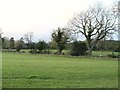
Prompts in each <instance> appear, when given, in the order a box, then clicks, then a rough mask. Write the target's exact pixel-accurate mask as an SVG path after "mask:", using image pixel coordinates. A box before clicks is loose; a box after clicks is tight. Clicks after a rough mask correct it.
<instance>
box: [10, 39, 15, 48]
mask: <svg viewBox="0 0 120 90" xmlns="http://www.w3.org/2000/svg"><path fill="white" fill-rule="evenodd" d="M14 43H15V40H14V38H13V37H11V38H10V41H9V49H14V48H15V46H14Z"/></svg>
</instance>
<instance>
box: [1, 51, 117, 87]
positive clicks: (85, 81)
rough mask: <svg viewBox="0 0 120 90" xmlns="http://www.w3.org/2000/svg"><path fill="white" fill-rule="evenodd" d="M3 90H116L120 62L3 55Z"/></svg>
mask: <svg viewBox="0 0 120 90" xmlns="http://www.w3.org/2000/svg"><path fill="white" fill-rule="evenodd" d="M2 58H3V63H2V64H3V72H2V75H3V88H28V87H29V88H96V87H97V88H106V87H107V88H115V87H118V61H117V60H116V59H110V58H93V57H91V58H88V57H70V56H55V55H31V54H18V53H7V52H4V53H3V57H2Z"/></svg>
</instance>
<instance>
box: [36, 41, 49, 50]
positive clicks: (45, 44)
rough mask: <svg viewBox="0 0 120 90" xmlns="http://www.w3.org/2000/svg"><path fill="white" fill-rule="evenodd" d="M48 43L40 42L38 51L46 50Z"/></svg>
mask: <svg viewBox="0 0 120 90" xmlns="http://www.w3.org/2000/svg"><path fill="white" fill-rule="evenodd" d="M47 46H48V45H47V43H46V42H45V41H39V42H38V43H37V49H38V50H39V51H40V52H42V50H44V49H46V48H47Z"/></svg>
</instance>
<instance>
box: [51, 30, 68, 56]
mask: <svg viewBox="0 0 120 90" xmlns="http://www.w3.org/2000/svg"><path fill="white" fill-rule="evenodd" d="M68 39H69V36H68V35H67V33H66V32H65V31H64V28H62V29H61V28H58V29H57V30H56V31H54V32H53V33H52V40H53V41H55V42H56V43H57V48H58V51H59V54H61V52H62V50H63V49H65V47H66V44H67V42H68Z"/></svg>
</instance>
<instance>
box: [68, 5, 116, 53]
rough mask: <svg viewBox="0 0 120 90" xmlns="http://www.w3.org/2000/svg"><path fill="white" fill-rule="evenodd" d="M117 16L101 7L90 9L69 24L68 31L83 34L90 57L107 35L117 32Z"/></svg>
mask: <svg viewBox="0 0 120 90" xmlns="http://www.w3.org/2000/svg"><path fill="white" fill-rule="evenodd" d="M115 24H116V15H115V13H114V12H113V11H112V10H107V9H106V8H103V7H102V6H100V5H96V6H94V7H91V8H89V9H88V10H87V11H85V12H81V13H80V14H78V15H77V16H75V17H74V18H73V19H72V20H71V21H70V22H69V24H68V27H67V30H68V32H70V33H72V34H79V33H81V34H83V35H84V37H85V38H86V42H87V48H88V53H89V55H92V50H93V47H94V46H95V45H96V44H97V42H98V41H100V40H101V39H103V38H104V37H105V36H106V35H108V34H112V33H114V31H115Z"/></svg>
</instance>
